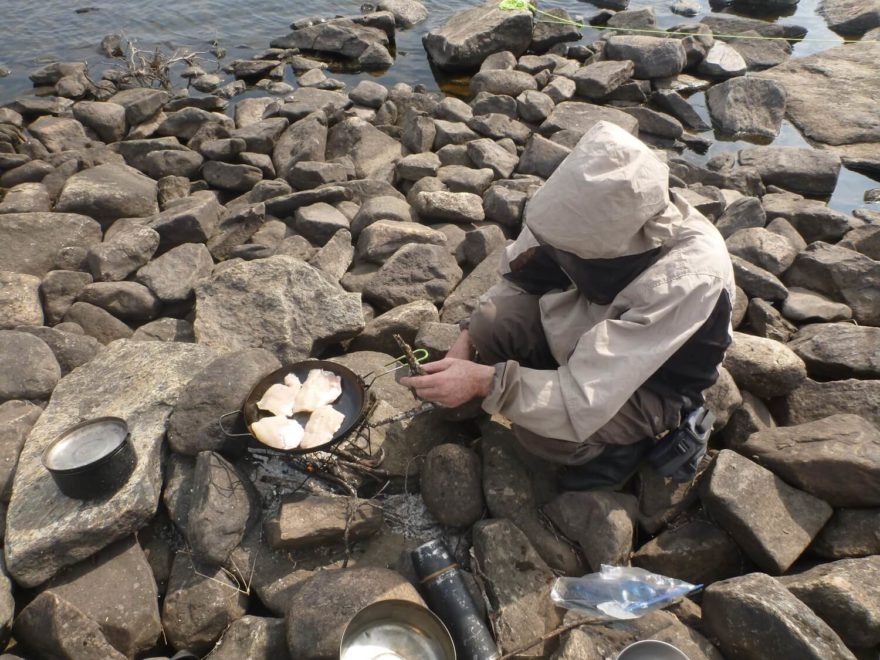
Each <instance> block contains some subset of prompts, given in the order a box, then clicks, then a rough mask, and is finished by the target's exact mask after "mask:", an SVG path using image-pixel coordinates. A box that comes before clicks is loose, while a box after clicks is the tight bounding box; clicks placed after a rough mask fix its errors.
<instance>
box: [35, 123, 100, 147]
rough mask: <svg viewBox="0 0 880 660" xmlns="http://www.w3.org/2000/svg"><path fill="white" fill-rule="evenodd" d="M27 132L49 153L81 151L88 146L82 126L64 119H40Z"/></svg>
mask: <svg viewBox="0 0 880 660" xmlns="http://www.w3.org/2000/svg"><path fill="white" fill-rule="evenodd" d="M28 132H29V133H30V134H31V135H33V136H34V137H35V138H36V139H37V140H39V141H40V142H41V143H42V144H43V146H45V147H46V149H47V150H48V151H49V152H50V153H59V152H61V151H70V150H75V149H82V148H84V147H88V146H89V139H88V138H87V137H86V134H85V131H84V130H83V126H82V124H80V123H79V122H78V121H77V120H76V119H70V118H65V117H48V116H46V117H40V118H39V119H37V120H36V121H34V122H33V123H32V124H31V125H30V126H28Z"/></svg>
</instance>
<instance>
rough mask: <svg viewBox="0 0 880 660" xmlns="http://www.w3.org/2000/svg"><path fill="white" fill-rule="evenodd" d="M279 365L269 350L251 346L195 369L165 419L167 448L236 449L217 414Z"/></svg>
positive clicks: (193, 452) (235, 406)
mask: <svg viewBox="0 0 880 660" xmlns="http://www.w3.org/2000/svg"><path fill="white" fill-rule="evenodd" d="M280 366H281V364H280V363H279V362H278V360H277V359H276V358H275V357H274V356H273V355H272V354H271V353H269V352H268V351H266V350H264V349H261V348H253V349H247V350H243V351H238V352H235V353H228V354H226V355H223V356H222V357H219V358H217V359H216V360H214V361H212V362H210V363H209V364H208V365H207V366H205V367H204V368H203V369H201V370H200V371H198V372H196V374H195V375H194V376H193V378H192V380H190V381H189V383H188V384H187V387H186V390H185V391H184V392H183V393H182V394H181V396H180V398H179V400H178V401H177V404H176V405H175V407H174V411H173V412H172V413H171V417H170V418H169V420H168V443H169V444H170V445H171V449H172V450H174V451H175V452H177V453H180V454H187V455H190V456H195V455H196V454H198V453H199V452H202V451H220V452H224V453H227V452H228V453H230V454H233V455H234V454H236V453H240V451H241V447H239V444H240V443H239V442H237V441H235V440H232V439H230V438H229V437H227V436H226V435H225V434H224V433H223V432H222V431H221V430H220V427H219V424H218V420H219V418H220V415H223V414H225V413H227V412H229V411H231V410H236V409H238V408H240V407H241V405H242V403H243V402H244V399H245V397H246V396H247V393H248V392H249V391H250V389H251V387H253V386H254V385H255V384H256V382H257V381H258V380H259V379H260V378H262V377H263V376H265V375H266V374H268V373H270V372H272V371H274V370H275V369H278V368H280Z"/></svg>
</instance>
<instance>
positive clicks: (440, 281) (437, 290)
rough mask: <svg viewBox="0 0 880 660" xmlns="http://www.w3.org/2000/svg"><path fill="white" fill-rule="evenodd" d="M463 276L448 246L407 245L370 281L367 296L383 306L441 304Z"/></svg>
mask: <svg viewBox="0 0 880 660" xmlns="http://www.w3.org/2000/svg"><path fill="white" fill-rule="evenodd" d="M462 194H464V193H462ZM481 208H482V207H481ZM461 277H462V272H461V269H460V268H459V267H458V264H457V263H456V261H455V258H454V257H453V256H452V255H450V254H449V252H448V251H447V250H446V249H445V248H443V247H441V246H437V245H407V246H404V247H403V248H401V249H399V250H398V251H397V252H395V253H394V255H393V256H392V257H391V258H390V259H389V260H388V261H387V262H385V264H384V265H383V266H382V267H381V268H380V269H379V271H378V272H377V273H376V275H375V276H374V277H373V278H372V279H371V280H370V281H369V283H368V284H367V286H366V288H365V289H364V297H365V299H366V300H367V301H368V302H371V303H372V304H375V305H376V306H377V307H378V308H379V309H382V310H387V309H391V308H393V307H397V306H399V305H403V304H405V303H408V302H412V301H413V300H419V299H424V300H429V301H431V302H433V303H435V304H441V303H442V302H443V301H444V300H445V299H446V297H447V296H448V295H449V293H450V292H451V291H452V289H454V288H455V286H456V285H457V284H458V283H459V281H460V280H461Z"/></svg>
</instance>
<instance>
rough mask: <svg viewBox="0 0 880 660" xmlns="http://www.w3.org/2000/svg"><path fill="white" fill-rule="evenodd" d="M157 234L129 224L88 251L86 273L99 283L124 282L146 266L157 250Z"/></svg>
mask: <svg viewBox="0 0 880 660" xmlns="http://www.w3.org/2000/svg"><path fill="white" fill-rule="evenodd" d="M159 240H160V238H159V234H158V232H156V231H155V230H154V229H151V228H150V227H144V226H143V225H136V224H131V225H128V226H126V227H125V228H124V229H123V230H121V231H118V232H115V233H113V235H112V237H111V238H110V239H109V240H107V241H106V242H104V243H100V244H99V245H95V246H93V247H92V248H91V249H90V250H89V254H88V257H87V259H88V264H89V270H90V271H91V272H92V275H93V276H94V277H95V279H96V280H98V281H103V282H116V281H119V280H124V279H125V278H126V277H128V276H129V275H130V274H131V273H133V272H134V271H136V270H137V269H138V268H140V267H141V266H143V265H145V264H147V263H148V262H149V261H150V258H151V257H152V256H153V254H155V252H156V250H157V249H158V247H159Z"/></svg>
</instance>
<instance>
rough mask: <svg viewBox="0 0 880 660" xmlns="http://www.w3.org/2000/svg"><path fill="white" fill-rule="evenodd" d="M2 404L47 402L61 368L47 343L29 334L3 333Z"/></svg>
mask: <svg viewBox="0 0 880 660" xmlns="http://www.w3.org/2000/svg"><path fill="white" fill-rule="evenodd" d="M0 361H2V363H3V365H4V369H3V371H2V374H0V401H8V400H10V399H48V398H49V395H50V394H52V391H53V390H54V389H55V386H56V385H57V384H58V381H59V379H60V378H61V367H60V366H59V365H58V360H57V359H56V358H55V355H54V354H53V353H52V350H51V349H50V348H49V347H48V346H47V345H46V343H45V342H44V341H43V340H41V339H39V338H38V337H35V336H34V335H31V334H29V333H26V332H18V331H15V330H0Z"/></svg>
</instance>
